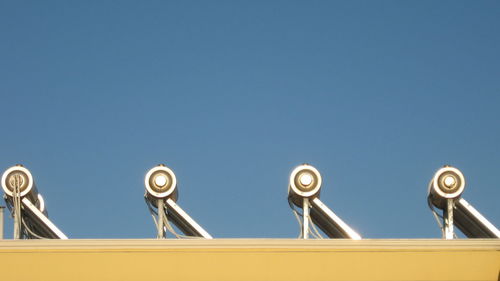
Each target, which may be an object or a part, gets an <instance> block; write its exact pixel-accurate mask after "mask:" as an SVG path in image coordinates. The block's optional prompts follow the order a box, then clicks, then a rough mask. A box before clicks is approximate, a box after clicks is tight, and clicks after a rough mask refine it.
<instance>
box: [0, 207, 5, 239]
mask: <svg viewBox="0 0 500 281" xmlns="http://www.w3.org/2000/svg"><path fill="white" fill-rule="evenodd" d="M4 209H5V207H4V206H0V240H2V239H3V211H4Z"/></svg>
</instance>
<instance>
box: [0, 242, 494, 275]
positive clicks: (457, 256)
mask: <svg viewBox="0 0 500 281" xmlns="http://www.w3.org/2000/svg"><path fill="white" fill-rule="evenodd" d="M0 269H1V270H2V273H1V275H0V276H1V278H0V280H51V281H52V280H70V281H73V280H74V281H76V280H498V279H499V272H500V240H498V239H477V240H472V239H471V240H453V241H444V240H361V241H352V240H292V239H215V240H66V241H63V240H31V241H26V240H24V241H13V240H3V241H2V240H0Z"/></svg>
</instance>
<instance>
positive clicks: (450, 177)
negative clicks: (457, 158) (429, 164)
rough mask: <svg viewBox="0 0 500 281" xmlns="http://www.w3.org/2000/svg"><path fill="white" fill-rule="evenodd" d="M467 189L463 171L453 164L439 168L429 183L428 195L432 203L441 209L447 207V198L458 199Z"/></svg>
mask: <svg viewBox="0 0 500 281" xmlns="http://www.w3.org/2000/svg"><path fill="white" fill-rule="evenodd" d="M464 189H465V178H464V175H463V174H462V172H460V170H458V169H457V168H454V167H451V166H444V167H442V168H441V169H439V170H438V171H437V172H436V173H435V174H434V177H433V178H432V180H431V182H430V183H429V190H428V196H429V197H430V199H431V201H432V204H433V205H434V206H436V207H438V208H440V209H443V208H445V206H446V200H447V199H453V200H458V199H459V198H460V196H461V195H462V192H464Z"/></svg>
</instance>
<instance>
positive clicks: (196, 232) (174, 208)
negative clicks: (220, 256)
mask: <svg viewBox="0 0 500 281" xmlns="http://www.w3.org/2000/svg"><path fill="white" fill-rule="evenodd" d="M165 204H166V207H167V208H166V209H167V218H168V219H169V220H172V221H173V222H174V224H175V225H176V226H177V227H178V228H179V229H180V230H182V232H184V234H186V235H189V236H195V237H201V238H205V239H212V236H211V235H210V234H209V233H208V232H207V231H206V230H205V229H203V227H201V225H199V224H198V223H197V222H196V221H195V220H194V219H192V218H191V217H190V216H189V215H188V214H187V213H186V212H185V211H184V210H183V209H182V208H181V207H180V206H179V205H178V204H177V203H175V201H174V200H172V199H171V198H168V199H167V201H165Z"/></svg>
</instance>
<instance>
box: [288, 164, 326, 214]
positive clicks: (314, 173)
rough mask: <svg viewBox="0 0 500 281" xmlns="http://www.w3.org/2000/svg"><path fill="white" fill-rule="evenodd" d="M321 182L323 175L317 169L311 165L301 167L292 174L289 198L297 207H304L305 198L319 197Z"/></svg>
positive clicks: (296, 168)
mask: <svg viewBox="0 0 500 281" xmlns="http://www.w3.org/2000/svg"><path fill="white" fill-rule="evenodd" d="M321 182H322V180H321V174H320V173H319V171H318V170H317V169H316V168H314V167H313V166H311V165H309V164H302V165H299V166H297V167H295V169H293V171H292V173H291V174H290V182H289V185H288V196H289V197H290V198H291V199H292V202H293V203H294V204H295V205H297V206H299V207H302V202H303V199H304V198H314V197H319V195H320V189H321Z"/></svg>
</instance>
